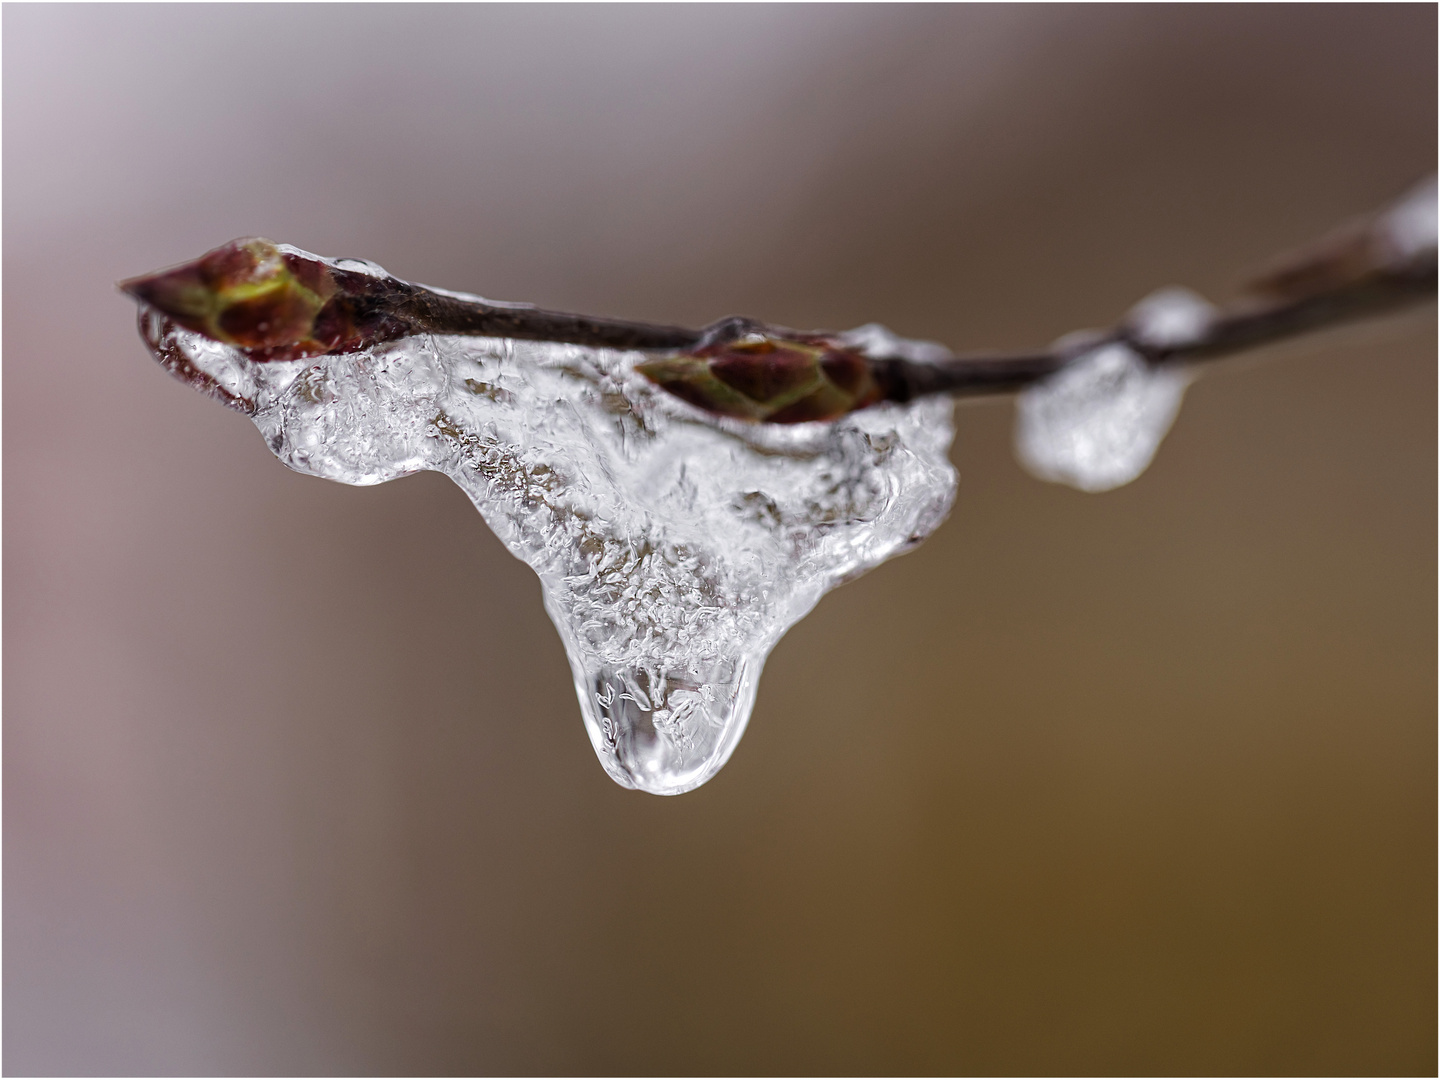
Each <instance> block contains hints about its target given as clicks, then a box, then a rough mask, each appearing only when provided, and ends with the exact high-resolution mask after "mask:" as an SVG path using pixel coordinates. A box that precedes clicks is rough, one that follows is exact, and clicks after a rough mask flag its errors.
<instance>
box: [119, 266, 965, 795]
mask: <svg viewBox="0 0 1440 1080" xmlns="http://www.w3.org/2000/svg"><path fill="white" fill-rule="evenodd" d="M373 272H378V273H383V271H379V270H378V268H375V269H374V271H373ZM142 331H143V332H144V334H145V336H146V338H147V339H148V340H149V342H150V344H151V346H152V348H153V349H154V351H155V353H156V356H157V357H158V358H159V359H160V360H161V362H162V364H164V365H165V366H166V367H167V368H169V369H170V370H171V371H172V373H174V374H176V375H177V376H179V377H180V378H182V379H185V380H186V381H188V382H190V383H192V384H193V385H195V386H196V387H197V388H199V389H201V390H204V391H205V392H207V393H209V394H211V395H212V396H215V397H218V398H220V399H221V400H222V401H225V402H226V403H228V404H230V405H232V406H234V407H236V408H239V409H240V410H241V411H244V412H247V413H249V414H250V415H251V416H252V418H253V420H254V422H255V425H256V426H257V427H258V428H259V429H260V431H261V433H262V434H263V435H264V437H265V440H266V442H267V444H268V445H269V447H270V449H271V450H272V451H273V452H274V453H275V455H276V456H277V457H278V458H279V459H280V460H281V461H282V462H284V463H285V464H286V465H288V466H289V467H290V468H292V469H295V470H297V471H298V472H302V473H308V474H310V475H313V476H321V477H325V478H326V479H330V480H339V481H342V482H344V483H348V484H377V483H382V482H384V481H386V480H393V479H395V478H396V477H400V476H405V475H407V474H409V473H413V472H417V471H419V470H421V469H432V470H435V471H438V472H442V473H444V474H445V475H446V476H449V477H450V478H451V479H452V480H454V481H455V482H456V483H457V484H459V485H460V487H461V488H462V489H464V491H465V493H466V494H467V495H468V496H469V497H470V499H471V501H472V502H473V503H474V504H475V506H476V507H477V508H478V509H479V511H480V513H481V514H482V515H483V516H484V518H485V520H486V522H487V523H488V524H489V525H490V527H491V528H492V529H493V530H494V531H495V533H496V534H497V535H498V536H499V537H500V539H501V540H502V541H503V542H504V543H505V545H506V547H508V548H509V550H510V551H511V552H512V553H513V554H514V555H515V556H517V557H518V558H520V559H522V560H523V561H525V562H526V563H528V564H529V565H530V566H531V567H532V568H533V569H534V570H535V572H536V574H538V575H539V577H540V582H541V585H542V590H543V593H544V599H545V607H546V610H547V611H548V612H549V614H550V617H551V618H552V619H553V620H554V622H555V626H556V628H557V629H558V630H559V631H560V636H561V638H562V639H563V640H564V643H565V649H566V653H567V654H568V656H569V659H570V666H571V670H572V673H573V675H574V680H575V690H576V693H577V695H578V696H579V699H580V709H581V713H582V715H583V717H584V720H585V727H586V730H587V731H588V732H589V735H590V739H591V742H592V743H593V744H594V746H595V751H596V753H597V754H598V755H599V757H600V761H601V763H602V764H603V765H604V767H605V769H606V771H607V772H609V774H610V775H611V776H612V777H613V778H614V779H615V780H616V781H617V782H618V783H620V784H622V785H624V786H626V787H634V788H639V789H641V790H644V791H649V792H653V793H655V794H664V795H672V794H678V793H680V792H684V791H688V790H691V789H692V788H695V787H698V786H699V785H700V784H703V783H704V782H705V781H706V780H708V779H709V778H710V777H712V776H713V775H714V774H715V773H716V772H717V771H718V770H719V769H720V767H721V766H722V765H724V763H725V761H726V759H727V758H729V756H730V754H731V752H732V751H733V750H734V748H735V745H736V743H737V742H738V741H739V739H740V736H741V734H742V733H743V732H744V730H745V725H746V722H747V721H748V719H749V716H750V712H751V708H752V706H753V704H754V701H755V690H756V685H757V683H758V681H759V679H760V672H761V668H762V667H763V666H764V663H765V658H766V657H767V655H768V654H769V652H770V650H771V648H772V647H773V646H774V645H775V643H776V642H777V641H778V640H779V638H780V637H781V635H783V634H784V633H785V631H786V630H788V629H789V628H790V627H791V626H792V625H794V624H795V622H797V621H798V620H799V619H800V618H802V617H803V616H804V615H805V614H806V613H807V612H808V611H809V610H810V609H811V608H812V607H814V605H815V603H816V602H817V601H818V600H819V599H820V597H821V596H822V595H823V594H824V593H825V592H826V591H827V590H829V589H830V588H832V587H834V586H835V585H836V584H839V583H840V582H843V581H846V580H848V579H850V578H853V577H855V576H857V575H859V574H861V573H863V572H864V571H865V570H867V569H869V568H871V567H873V566H876V565H878V564H879V563H881V562H883V561H884V560H886V559H888V558H889V557H891V556H892V555H895V554H898V553H900V552H902V551H905V550H907V549H908V548H910V547H913V546H914V545H915V544H917V543H919V542H920V541H921V540H923V539H924V538H925V537H926V536H927V535H929V533H930V532H932V531H933V530H934V529H935V528H936V526H938V525H939V524H940V522H941V521H942V520H943V519H944V518H945V516H946V514H947V513H948V512H949V509H950V505H951V502H952V501H953V498H954V494H955V486H956V475H955V470H954V469H953V467H952V466H951V465H950V462H949V460H948V456H947V455H948V451H949V447H950V443H951V440H952V438H953V434H954V431H953V427H952V424H951V410H952V406H951V402H950V400H949V399H948V398H946V397H934V398H925V399H922V400H918V401H915V402H913V403H911V404H908V405H903V406H902V405H894V404H887V405H880V406H876V407H873V408H869V409H865V410H862V411H859V412H855V413H852V414H850V415H848V416H845V417H843V418H842V419H840V420H837V421H834V422H830V423H811V424H796V425H785V426H782V425H767V424H747V423H744V422H741V421H733V420H726V419H723V418H716V417H713V416H709V415H707V414H705V413H703V412H701V411H700V410H698V409H696V408H694V407H692V406H690V405H687V404H685V403H684V402H682V401H680V400H679V399H677V398H675V397H673V396H671V395H670V394H667V393H666V392H665V391H663V390H661V389H660V388H659V387H657V386H655V385H654V384H652V383H651V382H650V381H649V380H647V379H645V378H644V377H643V376H641V375H639V374H637V373H636V372H635V370H634V365H635V363H636V362H637V361H638V360H641V359H643V358H644V354H641V353H633V352H620V351H612V350H605V349H593V348H585V347H581V346H576V345H565V344H555V343H550V342H528V341H514V340H508V339H501V338H476V337H444V336H431V335H423V336H415V337H409V338H403V339H401V340H399V341H394V342H390V343H388V344H386V345H382V346H376V347H373V348H370V349H366V350H363V351H359V352H353V353H345V354H340V355H331V356H323V357H318V358H309V359H300V360H289V361H272V362H267V363H259V362H255V361H253V360H251V359H249V358H247V356H246V355H245V354H244V353H243V352H241V351H239V350H237V349H235V348H232V347H230V346H228V345H224V344H221V343H218V342H216V341H213V340H211V339H209V338H206V337H203V336H201V335H199V334H197V333H194V332H192V331H189V330H185V329H183V328H181V327H179V326H177V325H176V324H174V323H173V322H171V321H170V320H168V319H167V318H165V317H164V316H163V315H161V314H160V313H158V312H155V311H153V310H152V311H147V312H145V313H144V314H143V315H142ZM842 340H844V341H845V342H846V343H848V344H850V345H851V346H853V347H855V348H858V349H861V350H863V351H865V352H867V353H868V354H870V355H872V356H905V357H907V358H910V359H914V360H920V361H926V360H929V359H933V358H935V357H937V356H942V355H944V350H943V349H940V348H938V347H936V346H931V345H926V344H922V343H916V342H907V341H904V340H902V339H900V338H897V337H895V336H894V335H892V334H890V333H889V331H887V330H885V329H884V328H882V327H878V326H869V327H862V328H860V329H859V330H856V331H852V332H851V333H850V334H849V335H843V336H842Z"/></svg>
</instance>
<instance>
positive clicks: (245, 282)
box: [120, 180, 1436, 423]
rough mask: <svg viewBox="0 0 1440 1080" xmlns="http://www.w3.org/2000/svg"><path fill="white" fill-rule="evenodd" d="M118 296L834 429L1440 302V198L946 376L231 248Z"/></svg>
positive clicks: (255, 340) (736, 333)
mask: <svg viewBox="0 0 1440 1080" xmlns="http://www.w3.org/2000/svg"><path fill="white" fill-rule="evenodd" d="M120 288H122V289H123V290H124V291H126V292H127V293H129V294H130V295H131V296H133V297H134V298H135V299H136V300H138V301H140V302H141V304H142V305H145V306H146V307H148V308H153V309H157V310H159V311H160V312H162V313H164V315H166V316H167V317H168V318H170V319H171V320H173V321H174V322H176V323H178V324H179V325H181V326H184V327H186V328H188V329H190V330H194V331H196V332H198V333H201V334H205V335H206V336H209V337H212V338H214V339H215V340H218V341H222V342H225V343H226V344H229V345H232V346H234V347H236V348H238V349H241V350H243V351H244V352H245V353H246V354H247V355H248V356H249V357H250V358H251V359H252V360H256V361H259V362H265V361H273V360H289V359H296V358H300V357H308V356H322V355H331V354H336V353H345V352H353V351H356V350H359V349H363V348H368V347H370V346H373V345H377V344H381V343H383V342H387V341H393V340H396V339H398V338H402V337H407V336H410V335H413V334H421V333H428V334H457V335H474V336H484V337H502V338H515V339H525V340H532V341H536V340H538V341H556V342H567V343H571V344H575V345H583V346H589V347H595V348H611V349H627V350H641V351H648V352H655V353H663V354H664V355H660V356H655V357H653V358H651V359H648V360H646V361H644V362H642V363H640V364H638V365H637V368H638V370H640V371H642V372H643V373H644V374H646V375H647V376H648V377H650V378H651V379H652V380H654V381H655V382H657V383H658V384H660V385H661V386H663V387H665V388H666V389H667V390H669V391H671V392H672V393H674V394H676V395H677V396H679V397H682V398H684V399H685V400H687V401H689V402H691V403H692V404H694V405H697V406H699V407H700V408H703V409H706V410H708V411H710V412H714V413H718V414H721V415H725V416H733V417H739V418H741V419H747V420H758V421H769V422H777V423H790V422H797V421H804V420H826V419H832V418H834V417H836V416H840V415H843V414H844V413H847V412H850V411H853V410H854V409H858V408H864V407H866V406H868V405H872V404H875V403H876V402H879V401H896V402H904V401H910V400H912V399H914V398H917V397H922V396H925V395H930V394H942V393H943V394H951V395H954V396H975V395H983V394H996V393H1006V392H1011V391H1015V390H1019V389H1022V388H1024V387H1025V386H1028V385H1030V384H1031V383H1034V382H1036V381H1038V380H1040V379H1043V378H1045V377H1047V376H1049V375H1052V374H1054V373H1055V372H1056V371H1058V370H1059V369H1060V368H1062V367H1064V366H1065V364H1066V363H1068V362H1069V361H1070V360H1072V359H1073V358H1074V357H1075V356H1077V355H1078V354H1080V353H1082V352H1087V351H1090V350H1093V349H1095V348H1097V347H1099V346H1102V345H1105V344H1110V343H1121V344H1124V345H1125V346H1127V347H1129V348H1130V349H1133V350H1134V351H1135V352H1136V353H1137V354H1139V355H1140V356H1141V357H1143V358H1144V359H1146V360H1148V361H1150V362H1151V363H1154V364H1170V363H1192V362H1197V361H1203V360H1213V359H1218V358H1221V357H1225V356H1230V355H1233V354H1235V353H1237V352H1241V351H1243V350H1246V349H1251V348H1255V347H1257V346H1260V345H1266V344H1269V343H1271V342H1275V341H1279V340H1283V339H1286V338H1290V337H1294V336H1296V335H1299V334H1303V333H1307V332H1310V331H1314V330H1321V329H1325V328H1327V327H1331V326H1336V325H1339V324H1341V323H1346V322H1350V321H1353V320H1356V319H1360V318H1365V317H1368V316H1373V315H1379V314H1383V313H1385V312H1387V311H1390V310H1393V309H1395V308H1398V307H1401V306H1404V305H1406V304H1410V303H1414V302H1417V301H1422V300H1425V299H1427V298H1429V297H1432V296H1433V295H1434V294H1435V289H1436V262H1435V193H1434V181H1433V180H1431V181H1429V182H1428V184H1427V185H1421V186H1420V187H1419V188H1417V189H1415V190H1414V191H1412V192H1411V193H1410V194H1409V195H1408V196H1406V197H1405V198H1404V199H1402V200H1400V201H1399V202H1398V203H1396V204H1394V205H1393V206H1391V207H1389V208H1387V209H1386V210H1384V211H1382V212H1380V213H1378V214H1375V215H1372V216H1370V217H1368V218H1365V219H1361V220H1359V221H1356V222H1354V223H1351V224H1350V225H1347V226H1345V227H1344V228H1342V229H1340V230H1338V231H1337V232H1335V233H1332V234H1330V235H1329V236H1327V237H1324V238H1322V239H1321V240H1320V241H1318V242H1317V243H1315V244H1312V245H1309V246H1308V247H1306V248H1303V249H1301V250H1300V251H1298V252H1296V253H1294V254H1292V255H1290V256H1287V257H1285V258H1283V259H1281V260H1278V261H1277V263H1276V265H1275V266H1274V268H1273V269H1272V270H1270V271H1269V272H1268V273H1267V274H1266V275H1265V276H1264V277H1263V278H1262V279H1260V280H1259V281H1258V282H1257V283H1255V286H1254V289H1253V295H1252V296H1250V297H1249V298H1247V299H1244V300H1242V301H1240V302H1239V303H1237V304H1235V305H1233V306H1231V307H1229V308H1225V309H1220V310H1216V309H1211V308H1208V306H1205V305H1201V306H1203V308H1204V310H1203V316H1202V315H1196V317H1195V318H1192V319H1191V320H1190V323H1189V325H1188V326H1187V327H1186V328H1185V329H1184V331H1183V332H1181V333H1176V332H1175V331H1174V329H1173V328H1171V329H1170V330H1167V331H1164V332H1157V330H1156V327H1155V325H1154V323H1153V320H1147V319H1144V318H1141V317H1140V314H1141V313H1143V309H1144V305H1142V306H1141V308H1138V309H1137V313H1136V314H1134V315H1132V317H1131V318H1130V319H1129V320H1127V321H1126V322H1125V323H1123V324H1122V325H1120V326H1118V327H1116V328H1114V329H1112V330H1109V331H1105V332H1099V333H1088V334H1084V335H1072V336H1071V337H1069V338H1066V339H1062V340H1061V341H1060V342H1058V343H1056V344H1055V345H1053V346H1050V347H1049V348H1046V349H1040V350H1035V351H1031V352H1020V353H974V354H961V355H957V356H952V357H950V358H948V359H943V360H938V361H931V362H919V361H915V360H910V359H906V358H903V357H895V356H890V357H884V356H880V357H877V356H872V355H869V354H867V353H865V352H864V351H863V350H861V349H859V348H857V347H855V346H853V345H850V344H847V342H846V340H845V335H841V334H835V333H832V332H828V331H812V332H800V331H794V330H788V329H785V328H781V327H772V326H767V325H765V324H763V323H759V322H756V321H754V320H751V319H744V318H739V317H730V318H727V319H722V320H720V321H719V322H716V323H714V324H712V325H711V326H709V327H707V328H705V329H704V330H694V329H689V328H686V327H678V326H661V325H654V324H650V323H640V322H627V321H623V320H618V319H605V318H595V317H591V316H586V315H571V314H565V313H562V312H554V311H545V310H543V309H540V308H536V307H532V306H530V305H528V304H504V303H496V302H493V301H487V300H482V299H480V298H478V297H472V296H465V295H462V294H457V293H449V292H445V291H443V290H436V289H430V288H427V287H425V286H423V285H415V284H412V283H410V282H406V281H401V280H399V279H398V278H395V277H392V276H390V275H389V274H386V273H384V272H383V271H381V270H379V268H378V267H374V266H372V265H370V264H366V263H360V262H355V261H348V260H339V261H331V260H326V259H320V258H318V257H316V256H313V255H310V254H308V253H307V252H303V251H300V250H299V249H297V248H291V247H285V246H281V245H275V244H272V243H270V242H269V241H268V240H259V239H250V240H236V241H233V242H232V243H230V244H227V245H225V246H224V247H221V248H216V249H215V250H214V251H211V252H209V253H208V254H206V255H205V256H203V257H202V258H200V259H198V260H196V261H195V262H192V263H187V264H185V265H183V266H179V267H176V268H174V269H172V270H168V271H162V272H160V273H156V274H151V275H146V276H144V277H139V278H132V279H130V280H129V281H124V282H121V283H120ZM1191 303H1192V305H1200V302H1199V301H1198V300H1194V301H1191ZM1195 313H1196V311H1195V308H1194V307H1192V310H1191V314H1192V315H1194V314H1195Z"/></svg>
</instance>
